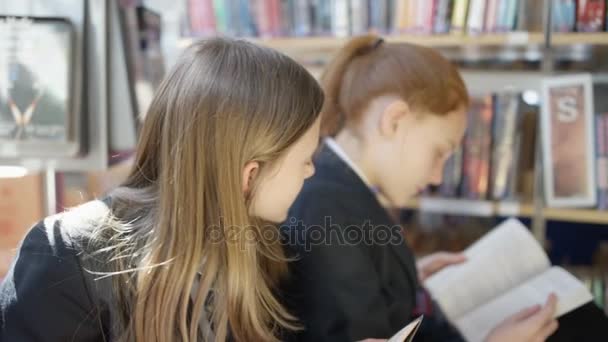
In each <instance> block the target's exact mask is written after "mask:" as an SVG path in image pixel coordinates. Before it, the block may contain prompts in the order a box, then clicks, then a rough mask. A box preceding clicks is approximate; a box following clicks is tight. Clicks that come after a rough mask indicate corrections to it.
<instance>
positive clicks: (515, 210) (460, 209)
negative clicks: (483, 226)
mask: <svg viewBox="0 0 608 342" xmlns="http://www.w3.org/2000/svg"><path fill="white" fill-rule="evenodd" d="M405 209H411V210H422V211H424V212H428V213H437V214H446V215H466V216H479V217H490V216H517V217H525V218H532V217H534V206H533V204H532V203H521V202H517V201H486V200H467V199H459V198H419V199H415V200H411V201H409V202H408V203H407V205H406V206H405ZM542 215H543V216H544V218H545V219H546V220H554V221H567V222H577V223H589V224H600V225H608V211H600V210H594V209H572V208H544V209H543V210H542Z"/></svg>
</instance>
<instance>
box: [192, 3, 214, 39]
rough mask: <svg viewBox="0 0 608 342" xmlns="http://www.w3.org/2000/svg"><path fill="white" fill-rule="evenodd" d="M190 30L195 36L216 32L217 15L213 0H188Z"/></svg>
mask: <svg viewBox="0 0 608 342" xmlns="http://www.w3.org/2000/svg"><path fill="white" fill-rule="evenodd" d="M188 10H189V11H188V14H189V19H190V30H191V32H192V34H193V35H195V36H210V35H213V34H215V32H216V30H215V15H214V11H213V1H212V0H188Z"/></svg>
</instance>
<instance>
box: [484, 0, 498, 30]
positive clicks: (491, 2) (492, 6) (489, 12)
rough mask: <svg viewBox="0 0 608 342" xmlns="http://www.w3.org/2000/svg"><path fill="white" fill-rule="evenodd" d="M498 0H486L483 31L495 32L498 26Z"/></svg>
mask: <svg viewBox="0 0 608 342" xmlns="http://www.w3.org/2000/svg"><path fill="white" fill-rule="evenodd" d="M498 7H499V0H487V4H486V11H485V24H484V27H485V32H495V31H496V30H497V28H498Z"/></svg>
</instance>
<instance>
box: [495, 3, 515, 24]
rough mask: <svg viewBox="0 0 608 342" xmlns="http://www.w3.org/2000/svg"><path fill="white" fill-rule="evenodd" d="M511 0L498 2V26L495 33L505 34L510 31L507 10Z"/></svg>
mask: <svg viewBox="0 0 608 342" xmlns="http://www.w3.org/2000/svg"><path fill="white" fill-rule="evenodd" d="M510 1H511V0H498V6H497V8H496V25H495V27H494V31H497V32H505V31H508V29H507V28H506V26H507V15H508V13H507V10H508V7H509V2H510Z"/></svg>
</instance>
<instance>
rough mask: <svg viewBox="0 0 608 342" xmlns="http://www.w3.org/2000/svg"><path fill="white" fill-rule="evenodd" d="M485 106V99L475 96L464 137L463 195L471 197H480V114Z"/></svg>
mask: <svg viewBox="0 0 608 342" xmlns="http://www.w3.org/2000/svg"><path fill="white" fill-rule="evenodd" d="M482 108H483V101H482V100H480V99H479V98H473V99H472V100H471V105H470V107H469V111H468V114H467V115H468V117H469V119H468V122H469V125H468V126H467V130H466V134H465V137H464V150H463V160H462V162H463V174H462V189H461V192H462V195H463V196H464V197H466V198H469V199H478V198H479V193H478V187H477V183H478V181H477V180H478V179H479V169H480V167H479V165H480V158H479V157H480V149H481V145H480V144H479V138H478V136H479V130H480V128H479V127H480V125H481V122H480V116H481V111H482Z"/></svg>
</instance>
